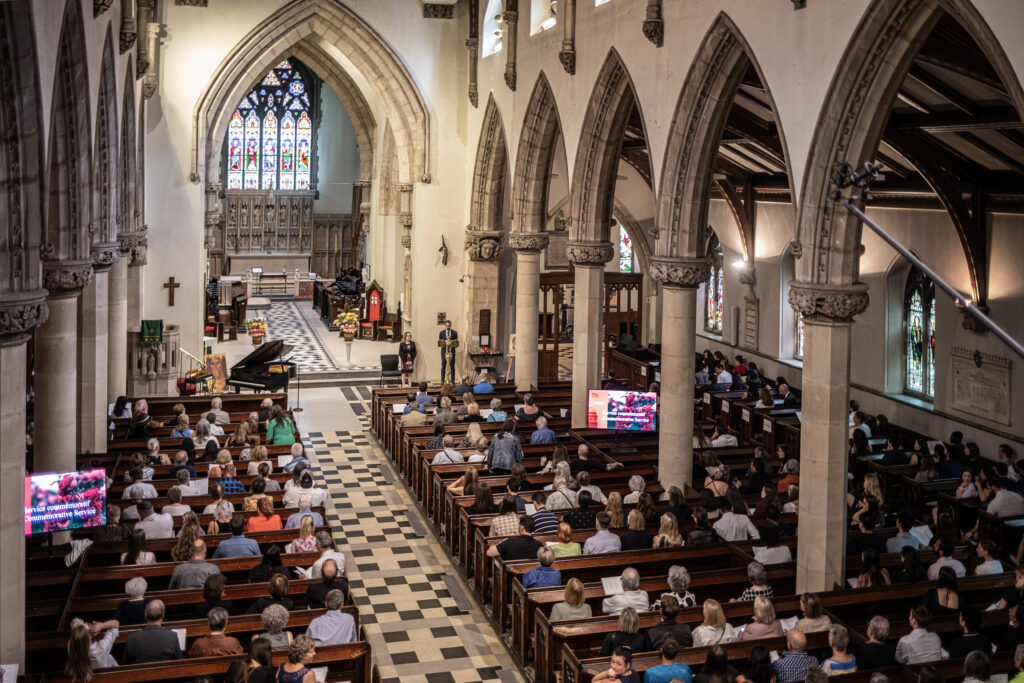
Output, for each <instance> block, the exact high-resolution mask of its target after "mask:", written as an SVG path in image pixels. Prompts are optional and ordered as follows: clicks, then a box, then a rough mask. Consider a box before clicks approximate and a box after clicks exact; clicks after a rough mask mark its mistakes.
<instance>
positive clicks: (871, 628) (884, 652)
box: [850, 615, 896, 669]
mask: <svg viewBox="0 0 1024 683" xmlns="http://www.w3.org/2000/svg"><path fill="white" fill-rule="evenodd" d="M867 636H868V639H867V642H864V643H856V642H854V643H851V645H850V654H852V655H853V656H854V657H855V658H856V660H857V668H858V669H881V668H882V667H885V666H896V652H895V650H894V648H892V647H890V646H889V645H888V644H887V643H886V641H887V640H888V639H889V620H888V619H886V618H885V617H883V616H881V615H875V616H874V617H873V618H872V619H871V621H870V622H868V630H867Z"/></svg>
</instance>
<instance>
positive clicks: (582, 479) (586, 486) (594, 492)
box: [576, 470, 608, 503]
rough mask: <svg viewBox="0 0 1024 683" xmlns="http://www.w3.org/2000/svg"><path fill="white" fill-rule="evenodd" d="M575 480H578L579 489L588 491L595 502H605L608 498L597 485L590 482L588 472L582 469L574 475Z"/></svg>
mask: <svg viewBox="0 0 1024 683" xmlns="http://www.w3.org/2000/svg"><path fill="white" fill-rule="evenodd" d="M576 481H577V482H579V485H580V491H590V496H591V498H593V499H594V502H595V503H605V502H606V501H607V500H608V498H607V497H606V496H605V495H604V492H603V491H601V489H600V488H599V487H597V486H594V485H593V484H591V483H590V472H587V471H586V470H583V471H582V472H580V473H579V474H578V475H576Z"/></svg>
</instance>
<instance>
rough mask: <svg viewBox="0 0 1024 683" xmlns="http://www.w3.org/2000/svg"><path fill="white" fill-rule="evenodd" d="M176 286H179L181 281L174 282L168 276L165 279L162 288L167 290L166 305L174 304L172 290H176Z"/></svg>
mask: <svg viewBox="0 0 1024 683" xmlns="http://www.w3.org/2000/svg"><path fill="white" fill-rule="evenodd" d="M178 287H181V283H180V282H175V281H174V278H173V277H172V278H169V279H168V280H167V282H165V283H164V289H166V290H168V291H167V294H168V297H169V298H168V302H167V305H168V306H173V305H174V290H176V289H177V288H178Z"/></svg>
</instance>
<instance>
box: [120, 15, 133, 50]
mask: <svg viewBox="0 0 1024 683" xmlns="http://www.w3.org/2000/svg"><path fill="white" fill-rule="evenodd" d="M137 31H138V29H137V28H136V24H135V19H133V18H130V17H125V18H124V19H122V20H121V33H120V37H119V39H118V43H119V44H118V47H119V49H120V51H121V54H124V53H125V52H128V50H130V49H132V46H133V45H135V36H136V34H137Z"/></svg>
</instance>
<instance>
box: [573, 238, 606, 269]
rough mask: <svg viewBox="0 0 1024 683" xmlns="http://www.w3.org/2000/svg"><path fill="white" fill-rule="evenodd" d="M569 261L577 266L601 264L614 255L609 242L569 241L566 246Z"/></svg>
mask: <svg viewBox="0 0 1024 683" xmlns="http://www.w3.org/2000/svg"><path fill="white" fill-rule="evenodd" d="M566 253H567V254H568V256H569V263H571V264H573V265H575V266H578V267H585V266H603V265H604V264H606V263H608V262H609V261H611V260H612V259H613V258H614V257H615V245H614V244H612V243H611V242H569V245H568V246H567V247H566Z"/></svg>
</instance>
